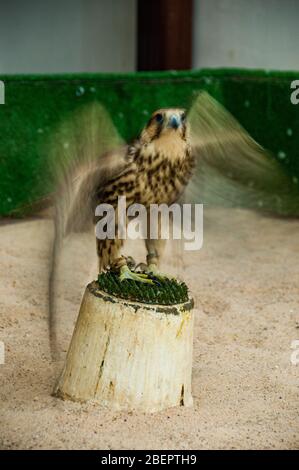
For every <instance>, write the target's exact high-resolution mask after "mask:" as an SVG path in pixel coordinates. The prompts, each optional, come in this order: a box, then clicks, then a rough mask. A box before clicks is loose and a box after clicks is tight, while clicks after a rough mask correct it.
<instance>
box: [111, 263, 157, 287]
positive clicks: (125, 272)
mask: <svg viewBox="0 0 299 470" xmlns="http://www.w3.org/2000/svg"><path fill="white" fill-rule="evenodd" d="M119 279H120V281H121V282H122V281H124V280H126V279H128V280H132V281H137V282H143V283H147V284H154V282H153V281H152V280H151V279H150V278H149V277H148V275H147V274H142V273H135V272H133V271H131V270H130V268H129V267H128V266H127V265H124V266H122V267H121V268H120V274H119Z"/></svg>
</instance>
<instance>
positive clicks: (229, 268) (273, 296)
mask: <svg viewBox="0 0 299 470" xmlns="http://www.w3.org/2000/svg"><path fill="white" fill-rule="evenodd" d="M51 237H52V225H51V221H49V220H48V221H47V220H28V221H22V222H15V223H2V225H1V226H0V253H1V254H0V260H1V264H0V271H1V285H0V309H1V317H0V340H1V341H3V342H4V343H5V351H6V357H5V364H3V365H0V380H1V384H0V398H1V411H0V426H1V428H0V447H1V448H2V449H21V448H22V449H49V448H50V449H76V448H78V449H141V448H144V449H202V448H209V449H212V448H221V449H236V448H238V449H248V448H258V449H260V448H266V449H270V448H275V449H286V448H288V449H294V448H298V447H299V416H298V409H299V407H298V405H299V399H298V390H299V389H298V386H299V365H298V366H297V367H296V366H295V365H292V363H291V361H290V355H291V352H292V350H291V349H290V347H291V342H292V341H293V340H295V339H299V329H298V328H299V289H298V286H299V268H298V253H299V221H288V220H279V219H271V218H263V217H261V216H259V215H256V214H253V213H249V212H247V211H241V210H213V211H211V210H210V212H208V214H207V217H206V221H205V229H204V247H203V249H202V250H201V251H200V252H199V253H197V254H195V253H194V252H189V253H186V254H185V256H184V264H185V273H184V278H185V280H186V281H187V282H188V283H189V286H190V288H191V291H192V294H193V295H194V298H195V304H196V312H195V313H196V322H195V335H194V367H193V397H194V407H193V408H189V409H188V408H184V407H179V408H172V409H169V410H166V411H164V412H161V413H157V414H153V415H145V414H143V413H129V414H128V413H124V412H112V411H109V410H108V409H105V408H103V407H101V406H99V405H97V406H96V405H93V404H88V405H80V404H78V403H72V402H63V401H61V400H59V399H56V398H54V397H52V396H51V391H52V388H53V385H54V383H55V380H56V378H57V375H58V374H59V371H60V369H61V367H62V361H60V362H59V363H56V364H52V363H51V361H50V355H49V343H48V323H47V278H48V265H49V253H50V245H51V243H50V242H51ZM93 244H94V242H93V241H91V240H90V239H89V237H83V238H82V237H77V238H75V239H74V240H73V241H72V242H71V243H69V246H68V248H67V252H66V253H65V255H64V259H63V261H62V265H63V266H65V281H64V283H63V284H62V286H63V288H61V289H60V291H59V293H58V297H59V311H60V322H59V341H60V348H61V351H62V359H63V356H64V355H65V352H66V349H67V346H68V343H69V340H70V337H71V333H72V329H73V325H74V322H75V319H76V315H77V312H78V308H79V304H80V300H81V296H82V292H83V288H84V284H85V283H86V281H87V280H88V279H89V280H90V279H92V277H93V269H94V267H93V266H94V264H95V263H94V261H95V260H94V255H93V248H94V247H93ZM131 249H132V246H131ZM138 250H139V251H138ZM138 250H137V249H136V247H135V244H134V254H135V256H136V253H137V258H138V257H140V256H141V255H142V254H143V248H140V249H139V248H138ZM128 251H130V246H128ZM167 259H168V260H170V258H169V256H168V257H167ZM172 264H173V263H171V262H170V261H169V262H168V264H167V263H166V264H165V265H164V266H163V270H164V271H165V270H169V271H171V270H173V269H174V266H172Z"/></svg>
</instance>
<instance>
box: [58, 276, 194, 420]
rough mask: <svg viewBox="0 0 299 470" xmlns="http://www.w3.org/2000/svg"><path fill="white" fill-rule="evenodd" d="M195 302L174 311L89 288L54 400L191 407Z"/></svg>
mask: <svg viewBox="0 0 299 470" xmlns="http://www.w3.org/2000/svg"><path fill="white" fill-rule="evenodd" d="M192 307H193V301H192V300H191V299H190V300H189V301H188V302H186V303H184V304H177V305H172V306H159V305H149V304H144V303H140V302H130V301H126V300H123V299H119V298H116V297H114V296H112V295H109V294H107V293H105V292H103V291H100V290H99V288H98V284H97V283H96V282H92V283H91V284H89V285H88V286H87V288H86V291H85V294H84V297H83V300H82V304H81V308H80V313H79V316H78V320H77V323H76V326H75V330H74V333H73V337H72V340H71V344H70V347H69V351H68V354H67V358H66V362H65V366H64V369H63V371H62V374H61V376H60V378H59V381H58V383H57V385H56V387H55V390H54V394H55V395H56V396H58V397H60V398H62V399H71V400H75V401H82V402H84V401H88V400H93V401H96V402H100V403H103V404H106V405H109V406H110V407H112V408H114V409H118V410H128V411H129V410H140V411H145V412H154V411H158V410H162V409H165V408H168V407H172V406H179V405H181V406H190V405H192V395H191V372H192V349H193V312H192Z"/></svg>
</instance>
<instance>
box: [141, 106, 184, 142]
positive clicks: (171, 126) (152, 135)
mask: <svg viewBox="0 0 299 470" xmlns="http://www.w3.org/2000/svg"><path fill="white" fill-rule="evenodd" d="M186 131H187V124H186V110H185V109H181V108H162V109H158V110H157V111H155V112H154V113H153V114H152V116H151V118H150V120H149V121H148V123H147V125H146V126H145V128H144V130H143V131H142V134H141V140H142V141H143V142H144V143H150V142H153V141H155V140H158V139H160V138H165V137H169V138H180V139H183V140H186Z"/></svg>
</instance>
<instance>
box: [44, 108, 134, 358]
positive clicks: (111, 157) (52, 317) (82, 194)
mask: <svg viewBox="0 0 299 470" xmlns="http://www.w3.org/2000/svg"><path fill="white" fill-rule="evenodd" d="M126 155H127V146H126V145H124V142H123V141H122V139H121V138H120V137H119V135H118V133H117V131H116V129H115V127H114V125H113V123H112V120H111V118H110V117H109V115H108V113H107V112H106V111H105V109H104V108H103V107H102V106H101V105H100V104H99V103H92V104H89V105H87V106H85V107H83V108H80V109H79V110H77V111H76V112H74V113H73V114H72V115H71V116H70V117H69V118H68V119H67V120H65V121H64V122H62V123H61V124H60V125H59V126H58V128H57V130H56V132H55V133H53V135H52V136H51V138H50V140H49V143H48V145H47V156H48V159H49V166H50V169H51V171H50V173H51V174H52V177H53V181H54V189H55V195H56V196H55V218H54V221H55V236H54V243H53V253H52V260H51V267H50V277H49V327H50V341H51V350H52V353H54V356H57V351H58V348H57V338H56V336H57V328H56V317H57V312H56V310H57V305H56V304H57V297H59V296H58V295H57V292H58V287H59V286H58V282H57V279H60V281H61V280H63V283H64V285H65V284H66V282H67V275H71V276H72V281H74V279H75V276H76V273H74V271H73V269H74V261H72V259H71V258H70V257H68V256H63V255H64V253H62V251H61V250H62V247H63V246H64V242H63V240H64V238H65V237H66V236H67V235H69V234H71V233H72V232H84V231H88V230H89V229H91V227H92V223H93V217H94V210H95V206H96V201H97V192H98V191H99V190H101V188H102V187H103V186H104V185H105V183H106V182H107V181H108V180H109V179H111V178H113V177H116V176H118V175H120V174H121V173H122V172H123V171H124V170H125V169H126V168H127V166H128V164H129V161H128V160H127V159H126ZM72 242H73V240H71V239H69V238H68V239H67V244H68V246H67V247H66V248H65V250H64V251H65V252H68V250H70V248H71V246H72ZM80 255H81V253H76V258H78V257H80ZM82 256H83V255H82ZM64 258H67V259H68V261H67V262H66V263H72V265H73V266H72V269H70V267H69V266H67V264H66V263H65V262H63V260H64ZM95 258H96V250H94V259H95ZM87 262H88V261H87Z"/></svg>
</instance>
